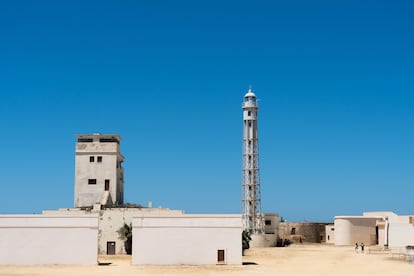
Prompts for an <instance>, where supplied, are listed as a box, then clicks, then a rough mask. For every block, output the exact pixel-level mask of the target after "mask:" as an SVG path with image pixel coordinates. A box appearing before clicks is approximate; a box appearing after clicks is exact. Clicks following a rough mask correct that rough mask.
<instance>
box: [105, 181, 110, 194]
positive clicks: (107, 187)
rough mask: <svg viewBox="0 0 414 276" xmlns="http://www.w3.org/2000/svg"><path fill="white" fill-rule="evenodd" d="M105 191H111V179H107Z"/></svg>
mask: <svg viewBox="0 0 414 276" xmlns="http://www.w3.org/2000/svg"><path fill="white" fill-rule="evenodd" d="M105 191H109V179H105Z"/></svg>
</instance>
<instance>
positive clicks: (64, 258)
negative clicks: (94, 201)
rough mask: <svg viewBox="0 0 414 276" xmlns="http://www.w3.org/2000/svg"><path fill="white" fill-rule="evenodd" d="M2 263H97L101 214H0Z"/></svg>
mask: <svg viewBox="0 0 414 276" xmlns="http://www.w3.org/2000/svg"><path fill="white" fill-rule="evenodd" d="M0 249H1V250H0V264H1V265H47V264H65V265H95V264H97V262H98V217H97V216H96V215H92V216H81V217H69V216H62V217H56V216H45V215H0Z"/></svg>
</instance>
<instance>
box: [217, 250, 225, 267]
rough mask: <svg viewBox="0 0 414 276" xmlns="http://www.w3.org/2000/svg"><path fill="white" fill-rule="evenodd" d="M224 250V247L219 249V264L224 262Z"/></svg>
mask: <svg viewBox="0 0 414 276" xmlns="http://www.w3.org/2000/svg"><path fill="white" fill-rule="evenodd" d="M224 261H225V260H224V250H223V249H219V250H217V262H218V263H219V264H224Z"/></svg>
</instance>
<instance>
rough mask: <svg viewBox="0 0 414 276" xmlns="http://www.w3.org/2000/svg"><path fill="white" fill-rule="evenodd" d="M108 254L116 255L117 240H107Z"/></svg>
mask: <svg viewBox="0 0 414 276" xmlns="http://www.w3.org/2000/svg"><path fill="white" fill-rule="evenodd" d="M106 254H107V255H115V242H107V243H106Z"/></svg>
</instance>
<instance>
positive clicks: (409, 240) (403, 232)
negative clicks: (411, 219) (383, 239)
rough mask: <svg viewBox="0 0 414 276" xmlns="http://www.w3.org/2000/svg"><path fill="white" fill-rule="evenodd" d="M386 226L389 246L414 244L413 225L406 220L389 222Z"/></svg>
mask: <svg viewBox="0 0 414 276" xmlns="http://www.w3.org/2000/svg"><path fill="white" fill-rule="evenodd" d="M388 227H389V228H388V246H389V247H405V246H407V245H414V226H413V225H412V224H410V223H408V222H390V223H389V226H388Z"/></svg>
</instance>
